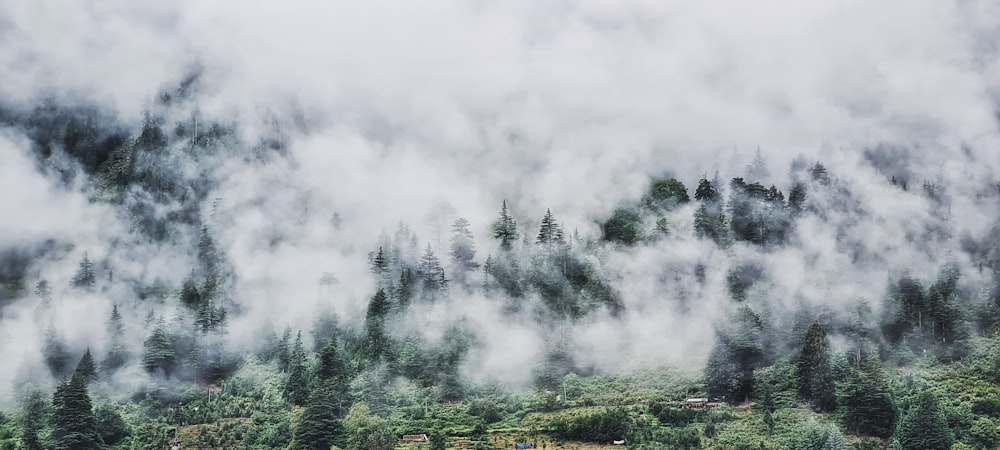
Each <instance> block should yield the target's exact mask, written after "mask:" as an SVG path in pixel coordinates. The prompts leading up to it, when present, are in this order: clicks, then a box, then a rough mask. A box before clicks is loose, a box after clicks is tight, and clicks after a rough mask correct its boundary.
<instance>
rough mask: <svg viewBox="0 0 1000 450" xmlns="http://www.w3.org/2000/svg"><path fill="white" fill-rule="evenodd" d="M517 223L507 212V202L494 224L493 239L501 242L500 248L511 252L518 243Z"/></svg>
mask: <svg viewBox="0 0 1000 450" xmlns="http://www.w3.org/2000/svg"><path fill="white" fill-rule="evenodd" d="M517 236H518V234H517V221H515V220H514V218H513V217H511V215H510V212H508V211H507V200H504V201H503V205H502V206H501V207H500V218H499V219H497V221H496V222H495V223H493V237H494V238H496V239H499V240H500V248H501V249H503V250H510V248H511V246H512V245H513V244H514V242H515V241H517Z"/></svg>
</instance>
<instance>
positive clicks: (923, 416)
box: [894, 391, 954, 450]
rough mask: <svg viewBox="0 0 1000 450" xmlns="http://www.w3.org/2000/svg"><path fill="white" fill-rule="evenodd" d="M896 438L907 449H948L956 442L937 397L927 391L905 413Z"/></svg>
mask: <svg viewBox="0 0 1000 450" xmlns="http://www.w3.org/2000/svg"><path fill="white" fill-rule="evenodd" d="M894 438H895V439H897V440H898V441H899V443H900V445H901V446H902V447H903V448H907V449H909V448H914V449H916V448H919V449H926V450H947V449H949V448H951V444H952V443H953V442H954V438H953V436H952V434H951V431H950V430H949V429H948V426H947V424H946V423H945V417H944V415H943V413H942V411H941V407H940V404H939V403H938V400H937V397H935V396H934V394H933V393H931V392H927V391H924V392H921V393H920V395H919V396H918V397H917V402H916V404H915V405H914V406H913V407H911V408H910V410H909V411H908V412H907V413H906V414H905V415H903V419H902V420H900V422H899V428H898V429H897V430H896V434H895V435H894Z"/></svg>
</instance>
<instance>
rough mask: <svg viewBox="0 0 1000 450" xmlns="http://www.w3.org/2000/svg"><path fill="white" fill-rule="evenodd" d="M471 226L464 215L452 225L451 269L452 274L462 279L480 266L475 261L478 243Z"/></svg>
mask: <svg viewBox="0 0 1000 450" xmlns="http://www.w3.org/2000/svg"><path fill="white" fill-rule="evenodd" d="M469 226H470V224H469V221H468V220H466V219H464V218H462V217H459V218H458V219H455V222H454V223H452V225H451V253H450V254H451V270H452V274H453V275H452V276H453V277H455V278H456V279H458V280H460V281H464V280H465V276H466V273H468V272H471V271H473V270H476V269H477V268H479V264H478V263H476V262H475V261H474V259H475V257H476V244H475V242H474V241H473V236H472V232H471V231H469Z"/></svg>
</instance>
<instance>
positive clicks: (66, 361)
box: [42, 322, 71, 378]
mask: <svg viewBox="0 0 1000 450" xmlns="http://www.w3.org/2000/svg"><path fill="white" fill-rule="evenodd" d="M42 355H43V356H44V357H45V365H46V366H48V368H49V373H51V374H52V376H53V377H55V378H62V377H64V376H66V375H69V374H70V370H71V367H70V355H69V349H68V348H67V347H66V342H65V341H63V338H62V336H61V335H60V334H59V332H58V331H56V328H55V325H54V324H53V323H52V322H49V327H48V328H46V329H45V347H44V348H43V349H42Z"/></svg>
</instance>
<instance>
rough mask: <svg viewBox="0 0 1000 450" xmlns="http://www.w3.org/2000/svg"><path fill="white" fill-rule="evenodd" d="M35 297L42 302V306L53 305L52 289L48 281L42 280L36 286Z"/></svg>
mask: <svg viewBox="0 0 1000 450" xmlns="http://www.w3.org/2000/svg"><path fill="white" fill-rule="evenodd" d="M35 295H37V296H38V298H40V299H41V300H42V305H45V306H46V307H47V306H49V305H51V304H52V287H51V286H50V285H49V282H48V280H40V281H39V282H38V283H37V284H35Z"/></svg>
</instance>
